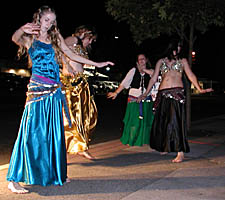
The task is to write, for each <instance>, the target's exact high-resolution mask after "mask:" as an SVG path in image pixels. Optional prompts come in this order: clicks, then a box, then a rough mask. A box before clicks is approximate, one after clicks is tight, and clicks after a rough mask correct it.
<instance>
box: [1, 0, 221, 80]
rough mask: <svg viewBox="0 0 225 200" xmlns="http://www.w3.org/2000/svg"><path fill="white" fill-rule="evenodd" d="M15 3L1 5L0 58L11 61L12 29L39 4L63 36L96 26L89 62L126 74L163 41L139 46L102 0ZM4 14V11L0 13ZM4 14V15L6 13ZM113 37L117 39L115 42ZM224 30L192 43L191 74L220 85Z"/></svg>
mask: <svg viewBox="0 0 225 200" xmlns="http://www.w3.org/2000/svg"><path fill="white" fill-rule="evenodd" d="M27 2H29V1H26V3H25V1H22V0H21V1H17V2H15V3H12V2H11V3H10V4H11V5H9V3H7V2H6V3H4V5H2V6H1V9H2V12H0V19H1V37H0V39H1V45H0V49H1V57H0V59H15V56H16V51H17V46H16V45H15V44H14V43H13V42H12V41H11V36H12V34H13V33H14V31H15V30H17V29H18V28H19V27H20V26H22V25H24V24H25V23H27V22H31V21H32V17H33V13H34V12H35V11H36V10H37V9H38V8H39V7H41V6H42V5H49V6H50V7H52V8H54V9H55V10H56V14H57V22H58V27H59V29H60V32H61V34H62V35H63V37H67V36H69V35H71V34H72V33H73V32H74V30H75V28H76V27H77V26H80V25H83V24H90V25H93V26H95V27H96V29H97V32H98V39H97V42H96V43H95V44H93V54H92V57H91V59H93V60H95V61H105V60H111V61H113V62H115V63H116V66H115V70H117V71H122V72H123V73H126V72H127V71H128V70H129V68H131V67H132V66H133V64H134V63H135V55H136V54H137V53H139V52H144V53H146V54H147V56H148V57H149V58H150V60H152V63H153V64H154V62H155V61H156V60H157V56H158V55H157V54H158V50H159V49H160V47H161V46H162V45H161V44H162V43H165V39H162V38H158V39H157V40H154V41H152V40H149V41H148V42H145V43H144V44H143V45H141V46H140V47H137V46H136V44H135V43H134V42H133V41H132V36H131V33H130V32H129V27H128V26H127V25H126V24H125V23H118V22H116V21H114V20H113V18H112V17H111V16H109V15H108V14H107V13H106V11H105V10H106V9H105V5H104V2H105V1H104V0H97V1H94V0H89V1H84V0H82V1H67V0H64V1H53V0H40V1H38V2H37V1H30V2H29V3H27ZM3 11H4V12H3ZM6 13H7V14H6ZM114 36H119V39H118V40H115V39H114ZM224 36H225V28H215V27H212V28H211V29H210V30H209V31H208V32H206V33H205V34H204V35H200V34H199V35H198V39H197V41H196V44H195V51H196V53H197V55H196V60H197V62H196V65H194V66H193V68H192V69H193V71H194V72H195V73H196V75H197V76H198V77H202V78H204V77H207V78H209V79H213V80H219V81H222V82H224V74H225V61H224V58H225V49H224V46H225V42H224Z"/></svg>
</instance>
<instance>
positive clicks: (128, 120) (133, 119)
mask: <svg viewBox="0 0 225 200" xmlns="http://www.w3.org/2000/svg"><path fill="white" fill-rule="evenodd" d="M152 105H153V102H143V105H142V116H143V118H142V119H140V117H139V116H140V105H139V103H137V102H129V103H128V104H127V108H126V113H125V117H124V120H123V122H124V129H123V135H122V137H121V138H120V141H121V142H122V143H123V144H128V145H129V146H143V145H144V144H149V139H150V132H151V128H152V122H153V119H154V114H153V112H152Z"/></svg>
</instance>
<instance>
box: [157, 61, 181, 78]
mask: <svg viewBox="0 0 225 200" xmlns="http://www.w3.org/2000/svg"><path fill="white" fill-rule="evenodd" d="M170 70H174V71H177V72H180V73H183V70H184V67H183V65H182V63H181V61H180V60H176V61H175V62H174V63H172V65H171V66H168V65H167V64H166V62H165V59H163V60H162V64H161V66H160V71H161V72H162V75H163V74H165V73H167V72H169V71H170Z"/></svg>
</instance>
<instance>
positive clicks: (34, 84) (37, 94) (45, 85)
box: [25, 74, 72, 126]
mask: <svg viewBox="0 0 225 200" xmlns="http://www.w3.org/2000/svg"><path fill="white" fill-rule="evenodd" d="M57 90H60V98H61V100H62V102H63V109H64V112H65V114H66V118H67V120H68V123H69V126H72V123H71V119H70V115H69V110H68V106H67V102H66V97H65V91H64V88H63V85H62V84H61V83H60V82H56V81H54V80H51V79H49V78H46V77H43V76H40V75H37V74H33V75H32V77H31V79H30V83H29V84H28V91H27V93H26V95H27V98H26V104H25V106H26V105H28V104H30V103H33V102H36V101H41V100H43V99H44V98H46V97H48V96H52V95H53V94H55V93H56V92H57Z"/></svg>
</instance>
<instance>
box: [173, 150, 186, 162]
mask: <svg viewBox="0 0 225 200" xmlns="http://www.w3.org/2000/svg"><path fill="white" fill-rule="evenodd" d="M183 160H184V153H183V152H178V154H177V157H176V158H175V159H173V160H172V162H173V163H181V162H183Z"/></svg>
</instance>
